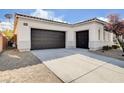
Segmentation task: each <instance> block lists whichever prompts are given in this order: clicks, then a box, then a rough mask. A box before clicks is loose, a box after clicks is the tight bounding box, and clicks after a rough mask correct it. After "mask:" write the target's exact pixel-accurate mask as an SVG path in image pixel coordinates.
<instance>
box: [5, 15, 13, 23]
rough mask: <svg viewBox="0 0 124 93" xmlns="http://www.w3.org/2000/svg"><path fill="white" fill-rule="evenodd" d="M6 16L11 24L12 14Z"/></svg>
mask: <svg viewBox="0 0 124 93" xmlns="http://www.w3.org/2000/svg"><path fill="white" fill-rule="evenodd" d="M4 16H5V18H6V19H8V21H9V22H10V19H11V18H12V17H13V15H12V14H5V15H4Z"/></svg>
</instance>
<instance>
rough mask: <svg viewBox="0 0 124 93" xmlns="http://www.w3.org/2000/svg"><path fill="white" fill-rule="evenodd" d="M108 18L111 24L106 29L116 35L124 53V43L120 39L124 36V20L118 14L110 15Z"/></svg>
mask: <svg viewBox="0 0 124 93" xmlns="http://www.w3.org/2000/svg"><path fill="white" fill-rule="evenodd" d="M107 18H108V21H109V22H108V23H107V24H106V25H105V29H106V30H108V31H111V32H113V33H114V34H115V35H116V38H117V40H118V41H119V44H120V46H121V47H122V49H123V52H124V42H122V41H121V40H120V39H119V36H121V35H124V20H122V19H121V18H120V16H119V15H118V14H110V15H109V16H107ZM123 56H124V54H123Z"/></svg>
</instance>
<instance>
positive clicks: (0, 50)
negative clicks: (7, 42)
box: [0, 35, 3, 52]
mask: <svg viewBox="0 0 124 93" xmlns="http://www.w3.org/2000/svg"><path fill="white" fill-rule="evenodd" d="M2 44H3V40H2V36H1V35H0V52H2V50H3V45H2Z"/></svg>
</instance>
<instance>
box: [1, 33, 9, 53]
mask: <svg viewBox="0 0 124 93" xmlns="http://www.w3.org/2000/svg"><path fill="white" fill-rule="evenodd" d="M7 45H8V39H7V38H6V36H5V35H4V34H3V33H1V32H0V52H2V51H3V50H5V49H7Z"/></svg>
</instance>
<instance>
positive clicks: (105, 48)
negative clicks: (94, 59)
mask: <svg viewBox="0 0 124 93" xmlns="http://www.w3.org/2000/svg"><path fill="white" fill-rule="evenodd" d="M111 49H112V47H111V46H103V48H102V50H111Z"/></svg>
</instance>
